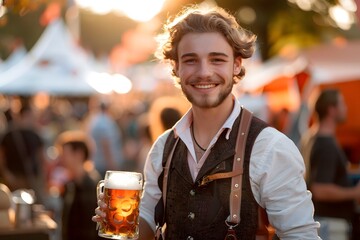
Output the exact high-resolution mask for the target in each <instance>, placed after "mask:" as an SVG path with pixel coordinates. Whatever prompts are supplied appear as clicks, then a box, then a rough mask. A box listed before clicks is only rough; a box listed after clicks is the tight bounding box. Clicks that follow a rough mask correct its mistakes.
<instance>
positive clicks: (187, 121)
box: [173, 95, 241, 139]
mask: <svg viewBox="0 0 360 240" xmlns="http://www.w3.org/2000/svg"><path fill="white" fill-rule="evenodd" d="M233 101H234V108H233V110H232V112H231V114H230V116H229V117H228V118H227V119H226V121H225V123H224V124H223V126H222V128H221V129H220V132H222V131H224V130H225V129H227V133H226V139H229V136H230V132H231V130H232V126H233V125H234V122H235V120H236V118H237V117H238V116H239V115H240V111H241V105H240V102H239V101H238V100H237V99H236V98H235V96H234V95H233ZM192 121H193V113H192V109H191V108H190V109H189V110H188V111H187V112H186V113H185V114H184V116H183V117H182V118H181V119H180V120H179V121H178V122H177V123H176V124H175V125H174V127H173V129H174V133H175V137H179V136H181V135H183V134H186V132H187V131H188V129H189V128H190V126H191V123H192Z"/></svg>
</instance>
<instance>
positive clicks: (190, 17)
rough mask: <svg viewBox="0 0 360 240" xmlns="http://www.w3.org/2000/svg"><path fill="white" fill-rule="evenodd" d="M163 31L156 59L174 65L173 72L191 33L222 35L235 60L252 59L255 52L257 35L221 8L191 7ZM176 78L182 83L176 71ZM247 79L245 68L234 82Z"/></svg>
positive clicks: (171, 21) (176, 17)
mask: <svg viewBox="0 0 360 240" xmlns="http://www.w3.org/2000/svg"><path fill="white" fill-rule="evenodd" d="M163 30H164V32H163V33H162V34H160V35H159V36H158V38H157V40H158V43H159V47H158V49H157V52H156V53H155V55H156V57H158V58H159V59H161V60H164V61H168V62H170V63H171V65H172V67H173V68H174V66H175V63H177V62H178V60H179V59H178V51H177V48H178V45H179V42H180V40H181V39H182V37H183V36H184V35H185V34H187V33H207V32H218V33H220V34H222V35H223V36H224V37H225V39H226V40H227V42H228V43H229V44H230V46H231V47H232V49H233V51H234V57H235V58H237V57H241V58H242V59H246V58H250V57H251V56H252V55H253V53H254V51H255V42H256V38H257V37H256V35H255V34H253V33H252V32H251V31H249V30H247V29H244V28H242V27H241V26H240V25H239V24H238V22H237V21H236V19H235V17H234V16H233V15H232V14H230V13H229V12H227V11H226V10H224V9H223V8H220V7H214V8H211V9H200V8H198V7H196V6H195V5H193V6H192V7H187V8H185V9H184V10H183V11H181V12H180V13H179V15H177V16H175V18H174V19H171V18H169V19H168V21H167V23H166V24H164V29H163ZM172 75H173V76H174V77H175V80H176V82H177V83H179V79H178V78H177V77H176V74H175V71H174V69H173V70H172ZM244 75H245V68H244V67H243V66H242V67H241V71H240V73H239V74H238V75H236V76H234V82H238V81H239V80H241V79H242V78H243V77H244Z"/></svg>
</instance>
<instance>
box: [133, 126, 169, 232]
mask: <svg viewBox="0 0 360 240" xmlns="http://www.w3.org/2000/svg"><path fill="white" fill-rule="evenodd" d="M169 133H170V131H167V132H165V133H164V134H163V135H161V136H160V137H159V138H158V139H157V140H156V141H155V143H154V144H153V146H152V148H151V149H150V151H149V154H148V156H147V159H146V162H145V166H144V180H145V184H144V191H143V196H142V199H141V203H140V217H141V218H143V219H144V220H145V221H146V222H147V223H148V224H149V226H150V227H151V228H152V229H153V230H155V227H156V225H155V220H154V211H155V206H156V204H157V203H158V201H159V199H160V198H161V194H162V193H161V190H160V188H159V186H158V178H159V176H160V174H161V172H162V157H163V150H164V145H165V142H166V139H167V137H168V135H169Z"/></svg>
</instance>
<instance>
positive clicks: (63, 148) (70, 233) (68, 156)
mask: <svg viewBox="0 0 360 240" xmlns="http://www.w3.org/2000/svg"><path fill="white" fill-rule="evenodd" d="M56 147H57V149H58V150H59V165H60V166H62V167H63V168H65V171H66V172H67V175H68V180H67V182H66V183H64V184H65V186H64V192H63V194H62V199H63V206H62V221H61V223H62V226H61V230H62V238H61V239H63V240H75V239H87V240H96V239H100V237H98V236H97V232H96V231H95V225H94V223H93V222H92V221H86V219H87V218H91V215H92V214H93V212H94V207H96V186H97V183H98V182H99V181H100V179H101V178H100V174H99V173H98V172H97V171H96V170H95V169H94V167H93V166H92V164H91V163H90V161H91V160H90V156H91V151H92V149H93V147H92V144H91V140H90V138H89V137H88V136H87V135H86V134H85V133H84V132H82V131H75V130H70V131H66V132H63V133H61V134H60V135H59V136H58V138H57V140H56ZM84 219H85V220H84Z"/></svg>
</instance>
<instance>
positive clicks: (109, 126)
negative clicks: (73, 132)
mask: <svg viewBox="0 0 360 240" xmlns="http://www.w3.org/2000/svg"><path fill="white" fill-rule="evenodd" d="M95 101H97V102H96V103H95V112H94V114H93V115H92V116H90V119H89V122H88V131H89V134H90V136H91V137H92V138H93V140H94V142H95V151H94V155H93V161H94V164H95V168H96V169H97V171H98V172H99V173H100V175H101V176H102V177H104V176H105V173H106V171H107V170H121V169H122V166H123V165H124V162H125V160H124V156H123V142H122V135H121V130H120V128H119V126H118V125H117V123H116V121H115V120H114V118H113V116H112V115H111V113H110V101H109V100H106V99H98V100H95Z"/></svg>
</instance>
